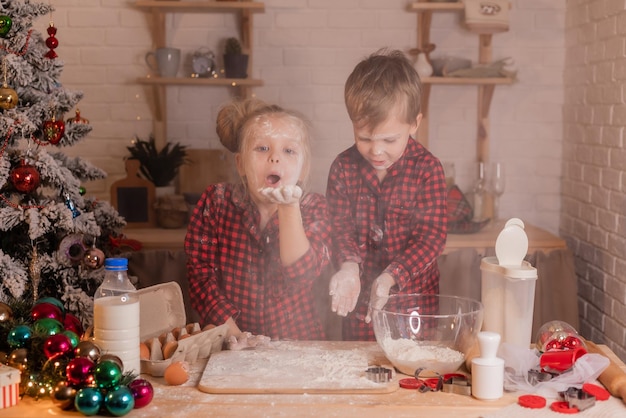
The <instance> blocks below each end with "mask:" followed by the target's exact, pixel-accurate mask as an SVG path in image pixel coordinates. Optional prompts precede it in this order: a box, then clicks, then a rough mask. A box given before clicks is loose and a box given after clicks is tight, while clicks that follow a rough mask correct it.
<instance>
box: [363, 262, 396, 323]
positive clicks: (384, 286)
mask: <svg viewBox="0 0 626 418" xmlns="http://www.w3.org/2000/svg"><path fill="white" fill-rule="evenodd" d="M395 284H396V281H395V279H394V278H393V277H391V275H389V274H387V273H383V274H381V275H380V276H378V277H377V278H376V280H374V283H372V292H371V294H370V304H369V308H368V309H367V316H366V317H365V323H366V324H369V323H370V322H371V321H372V310H373V309H382V308H383V306H385V304H386V303H387V300H388V299H389V289H391V288H392V286H393V285H395Z"/></svg>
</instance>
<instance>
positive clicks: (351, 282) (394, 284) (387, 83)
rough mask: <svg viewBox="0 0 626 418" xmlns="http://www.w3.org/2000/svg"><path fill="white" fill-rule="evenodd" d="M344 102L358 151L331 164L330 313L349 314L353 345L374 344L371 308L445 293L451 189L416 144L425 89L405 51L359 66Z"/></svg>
mask: <svg viewBox="0 0 626 418" xmlns="http://www.w3.org/2000/svg"><path fill="white" fill-rule="evenodd" d="M345 102H346V107H347V110H348V114H349V116H350V119H351V120H352V124H353V128H354V140H355V144H354V145H353V146H351V147H350V148H348V149H347V150H345V151H343V152H342V153H341V154H339V155H338V156H337V158H336V159H335V161H334V162H333V164H332V166H331V168H330V173H329V177H328V185H327V191H326V198H327V200H328V206H329V208H330V209H329V210H330V214H331V222H332V228H333V243H334V247H333V251H334V260H335V263H336V266H337V267H338V268H339V270H338V271H337V272H336V273H335V274H334V275H333V277H332V278H331V281H330V289H329V290H330V295H331V308H332V310H333V312H336V313H337V314H338V315H340V316H344V317H346V318H345V319H344V321H343V337H344V339H345V340H374V332H373V328H372V326H371V324H370V322H371V307H375V308H377V309H380V308H382V307H383V306H384V304H385V303H386V301H387V298H388V297H389V293H390V292H394V293H426V294H437V293H439V269H438V267H437V261H436V260H437V257H438V256H439V255H440V254H441V253H442V252H443V249H444V246H445V242H446V236H447V233H446V223H447V219H446V182H445V175H444V172H443V167H442V165H441V163H440V161H439V160H438V159H437V158H436V157H435V156H434V155H432V154H431V153H430V152H429V151H428V150H427V149H426V148H424V147H423V146H422V145H421V144H419V143H418V142H417V141H416V140H414V139H413V138H414V136H415V134H416V133H417V129H418V128H419V125H420V122H421V120H422V114H421V113H420V103H421V83H420V80H419V76H418V75H417V72H416V71H415V69H414V68H413V66H412V65H411V63H410V62H409V61H408V59H407V58H406V57H405V55H404V54H403V53H402V52H401V51H388V50H380V51H378V52H376V53H374V54H372V55H370V56H369V57H367V58H366V59H364V60H363V61H361V62H360V63H359V64H357V66H356V67H355V68H354V70H353V71H352V73H351V74H350V76H349V77H348V80H347V81H346V85H345ZM435 303H436V302H435V300H434V298H433V301H432V305H433V306H424V307H422V308H423V309H425V310H428V308H429V307H434V304H435ZM370 304H371V306H370Z"/></svg>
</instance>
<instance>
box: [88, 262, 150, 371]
mask: <svg viewBox="0 0 626 418" xmlns="http://www.w3.org/2000/svg"><path fill="white" fill-rule="evenodd" d="M104 269H105V275H104V280H103V282H102V284H101V285H100V287H99V288H98V290H96V293H95V294H94V332H93V335H94V342H95V343H96V344H97V345H98V347H100V350H101V352H102V353H103V354H105V353H106V354H114V355H116V356H118V357H119V358H120V359H121V360H122V362H123V363H124V370H123V372H124V373H126V372H132V373H134V374H137V375H138V374H139V373H140V360H139V343H140V341H139V339H140V333H139V297H138V295H137V290H136V289H135V287H134V286H133V284H132V283H131V282H130V280H129V279H128V274H127V270H128V260H127V259H125V258H107V259H106V260H105V261H104Z"/></svg>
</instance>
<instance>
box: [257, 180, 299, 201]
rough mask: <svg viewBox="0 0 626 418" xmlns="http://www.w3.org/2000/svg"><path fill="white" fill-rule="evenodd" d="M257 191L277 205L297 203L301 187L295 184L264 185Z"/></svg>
mask: <svg viewBox="0 0 626 418" xmlns="http://www.w3.org/2000/svg"><path fill="white" fill-rule="evenodd" d="M259 193H261V194H262V195H263V196H265V197H266V198H267V200H268V201H270V202H271V203H276V204H279V205H291V204H294V203H298V202H299V201H300V198H301V197H302V189H301V188H300V186H298V185H295V184H294V185H288V186H280V187H265V188H262V189H259Z"/></svg>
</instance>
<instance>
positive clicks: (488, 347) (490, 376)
mask: <svg viewBox="0 0 626 418" xmlns="http://www.w3.org/2000/svg"><path fill="white" fill-rule="evenodd" d="M499 345H500V334H498V333H497V332H489V331H482V332H479V333H478V346H479V348H480V357H476V358H474V359H473V360H472V395H473V396H474V397H475V398H477V399H482V400H495V399H499V398H501V397H502V394H503V392H504V360H503V359H501V358H499V357H496V354H497V352H498V346H499Z"/></svg>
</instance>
